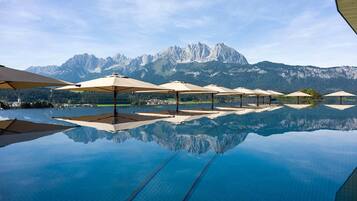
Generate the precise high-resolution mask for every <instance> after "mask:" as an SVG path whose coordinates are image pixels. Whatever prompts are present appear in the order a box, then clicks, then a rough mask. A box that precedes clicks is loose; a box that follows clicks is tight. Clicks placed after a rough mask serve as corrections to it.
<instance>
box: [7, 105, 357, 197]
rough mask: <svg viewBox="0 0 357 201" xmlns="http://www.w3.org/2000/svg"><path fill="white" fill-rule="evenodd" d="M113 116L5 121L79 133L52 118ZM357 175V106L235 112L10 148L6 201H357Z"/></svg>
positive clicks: (64, 112)
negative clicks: (340, 193)
mask: <svg viewBox="0 0 357 201" xmlns="http://www.w3.org/2000/svg"><path fill="white" fill-rule="evenodd" d="M184 107H187V108H195V107H197V108H201V107H207V108H208V107H209V106H207V105H195V106H184ZM170 108H171V107H125V108H120V110H121V112H124V113H133V112H141V111H146V112H147V111H157V110H164V109H170ZM111 110H112V109H111V108H110V107H103V108H72V109H27V110H7V111H0V117H1V118H17V119H22V120H27V121H32V122H40V123H54V124H63V125H70V124H68V123H66V122H63V121H60V120H56V119H53V118H52V117H56V116H68V117H71V116H82V115H95V114H103V113H107V112H111ZM0 139H1V138H0ZM356 167H357V107H353V108H350V109H346V110H343V111H340V110H336V109H332V108H328V107H326V106H324V105H319V106H316V107H313V108H305V109H300V110H297V109H293V108H289V107H283V108H280V109H277V110H271V111H261V112H251V113H247V114H239V113H234V112H233V113H232V112H231V113H227V114H225V115H221V116H218V117H216V118H208V117H201V118H198V119H193V120H188V121H183V122H180V123H172V122H169V121H157V122H155V123H152V124H147V125H143V126H139V127H136V128H133V129H130V130H125V131H117V132H108V131H105V130H103V129H97V128H95V127H86V126H82V127H75V128H72V129H69V130H65V131H62V132H57V133H53V134H49V135H46V136H43V137H41V138H37V139H34V140H31V141H26V142H19V143H13V144H9V145H7V146H3V147H0V201H12V200H14V201H18V200H21V201H22V200H26V201H49V200H58V201H63V200H71V201H76V200H78V201H79V200H83V201H90V200H93V201H98V200H101V201H110V200H138V201H139V200H155V201H160V200H163V201H164V200H165V201H166V200H192V201H195V200H197V201H230V200H232V201H233V200H244V201H262V200H266V201H288V200H289V201H310V200H311V201H333V200H356V197H351V196H350V197H348V195H347V196H345V198H344V199H341V198H340V197H339V196H336V193H337V192H338V191H341V189H342V188H344V185H346V183H349V182H346V181H347V180H348V178H350V179H354V183H353V182H352V183H353V185H352V188H351V187H349V188H348V189H351V190H348V191H346V192H347V193H352V194H353V191H354V189H356V191H357V186H356V178H355V177H354V176H351V175H352V172H353V171H354V170H355V168H356ZM350 183H351V182H350ZM346 197H347V198H348V199H347V198H346Z"/></svg>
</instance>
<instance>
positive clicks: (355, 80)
mask: <svg viewBox="0 0 357 201" xmlns="http://www.w3.org/2000/svg"><path fill="white" fill-rule="evenodd" d="M27 70H28V71H30V72H34V73H38V74H42V75H46V76H51V77H55V78H59V79H63V80H67V81H72V82H79V81H83V80H89V79H93V78H98V77H103V76H106V75H110V74H113V73H119V74H122V75H125V76H129V77H132V78H136V79H140V80H144V81H148V82H153V83H156V84H161V83H164V82H167V81H173V80H181V81H188V82H191V83H194V84H199V85H206V84H211V83H214V84H218V85H223V86H226V87H232V88H233V87H238V86H245V87H250V88H263V89H264V88H266V89H268V88H269V89H275V90H280V91H283V92H284V91H292V90H298V89H300V88H306V87H311V88H315V89H317V90H319V91H321V92H329V91H333V90H339V89H343V90H347V91H351V92H356V91H357V67H352V66H341V67H331V68H320V67H315V66H293V65H286V64H280V63H273V62H268V61H264V62H259V63H256V64H249V63H248V61H247V59H246V58H245V57H244V56H243V55H242V54H240V53H239V52H238V51H236V50H235V49H233V48H231V47H229V46H227V45H225V44H223V43H218V44H216V45H214V46H213V47H209V46H208V45H206V44H203V43H197V44H190V45H188V46H187V47H184V48H182V47H178V46H172V47H169V48H167V49H166V50H164V51H161V52H159V53H157V54H154V55H141V56H138V57H136V58H129V57H127V56H125V55H122V54H117V55H115V56H113V57H107V58H98V57H96V56H94V55H90V54H80V55H75V56H73V57H72V58H70V59H68V60H67V61H66V62H65V63H63V64H62V65H60V66H55V65H50V66H32V67H29V68H28V69H27Z"/></svg>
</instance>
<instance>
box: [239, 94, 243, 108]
mask: <svg viewBox="0 0 357 201" xmlns="http://www.w3.org/2000/svg"><path fill="white" fill-rule="evenodd" d="M239 106H240V107H243V95H242V94H241V95H240V105H239Z"/></svg>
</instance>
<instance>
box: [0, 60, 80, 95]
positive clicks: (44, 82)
mask: <svg viewBox="0 0 357 201" xmlns="http://www.w3.org/2000/svg"><path fill="white" fill-rule="evenodd" d="M70 84H73V83H70V82H65V81H62V80H58V79H54V78H49V77H46V76H42V75H38V74H35V73H30V72H27V71H21V70H16V69H12V68H8V67H5V66H2V65H0V89H15V90H16V89H29V88H35V87H49V86H65V85H70Z"/></svg>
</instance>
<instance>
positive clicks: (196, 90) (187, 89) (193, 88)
mask: <svg viewBox="0 0 357 201" xmlns="http://www.w3.org/2000/svg"><path fill="white" fill-rule="evenodd" d="M159 86H160V87H162V88H164V89H166V91H162V92H164V93H175V94H176V112H178V111H179V102H180V100H179V99H180V97H179V95H180V94H200V93H207V94H211V93H217V91H213V90H210V89H207V88H204V87H201V86H197V85H194V84H190V83H187V82H181V81H173V82H168V83H165V84H161V85H159ZM147 92H150V91H145V93H147Z"/></svg>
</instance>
